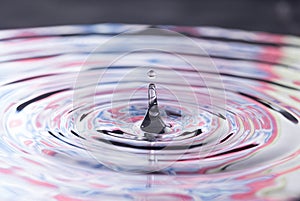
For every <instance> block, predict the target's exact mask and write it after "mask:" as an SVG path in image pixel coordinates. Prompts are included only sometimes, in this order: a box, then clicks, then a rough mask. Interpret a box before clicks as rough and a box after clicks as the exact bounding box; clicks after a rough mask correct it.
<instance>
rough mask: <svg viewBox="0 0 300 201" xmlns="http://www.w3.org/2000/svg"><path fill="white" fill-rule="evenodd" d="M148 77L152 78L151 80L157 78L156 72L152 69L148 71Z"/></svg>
mask: <svg viewBox="0 0 300 201" xmlns="http://www.w3.org/2000/svg"><path fill="white" fill-rule="evenodd" d="M147 75H148V78H150V79H155V78H156V72H155V71H154V70H152V69H151V70H149V71H148V73H147Z"/></svg>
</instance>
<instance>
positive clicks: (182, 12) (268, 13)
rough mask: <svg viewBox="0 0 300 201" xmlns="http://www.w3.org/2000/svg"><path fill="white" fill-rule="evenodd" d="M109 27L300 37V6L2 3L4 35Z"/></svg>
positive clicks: (248, 1) (265, 0) (275, 2)
mask: <svg viewBox="0 0 300 201" xmlns="http://www.w3.org/2000/svg"><path fill="white" fill-rule="evenodd" d="M106 22H109V23H137V24H156V25H158V24H160V25H188V26H218V27H224V28H235V29H244V30H253V31H266V32H273V33H284V34H294V35H300V26H299V25H300V1H297V0H226V1H221V0H205V1H201V0H188V1H186V0H148V1H141V0H126V1H124V0H106V1H104V0H26V1H20V0H19V1H16V0H10V1H9V0H2V1H1V7H0V29H11V28H23V27H37V26H49V25H64V24H92V23H106Z"/></svg>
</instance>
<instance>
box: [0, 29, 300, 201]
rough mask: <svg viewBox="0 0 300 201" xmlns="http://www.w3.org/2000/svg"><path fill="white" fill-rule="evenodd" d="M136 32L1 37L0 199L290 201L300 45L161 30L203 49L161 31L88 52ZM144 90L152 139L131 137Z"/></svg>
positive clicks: (295, 174)
mask: <svg viewBox="0 0 300 201" xmlns="http://www.w3.org/2000/svg"><path fill="white" fill-rule="evenodd" d="M145 28H147V26H143V25H110V24H107V25H93V26H62V27H52V28H48V27H47V28H37V29H26V30H11V31H1V32H0V40H1V41H0V47H1V48H0V54H1V56H0V62H1V66H0V68H1V74H0V103H1V108H0V111H1V112H0V114H1V122H2V123H1V124H0V131H1V141H0V162H1V163H0V164H1V166H0V178H1V180H0V181H1V184H0V197H1V200H45V197H47V200H58V201H67V200H68V201H70V200H72V201H73V200H74V201H75V200H76V201H83V200H151V201H152V200H172V201H173V200H178V201H179V200H185V201H187V200H287V199H295V198H297V197H300V193H299V187H298V180H299V179H300V160H299V153H300V149H299V141H300V135H299V118H300V106H299V105H300V92H299V91H300V73H299V71H300V67H299V63H300V59H299V58H300V48H299V47H300V39H299V38H297V37H292V36H281V35H271V34H265V33H250V32H244V31H232V30H224V29H219V28H189V27H172V26H168V27H159V28H163V29H168V30H173V31H176V32H180V33H182V34H184V35H186V36H189V37H190V38H191V39H192V40H193V43H194V44H197V45H199V46H200V47H201V50H202V49H203V50H204V51H203V52H202V51H198V49H195V48H194V47H191V46H188V45H186V44H183V43H182V41H181V40H178V38H176V37H169V36H167V35H164V36H149V35H143V36H139V37H137V36H133V38H134V39H132V38H126V37H125V39H124V38H123V40H121V42H120V41H119V42H118V43H116V44H114V45H113V46H110V48H108V49H99V48H98V47H99V45H100V46H101V44H104V43H106V42H107V41H109V40H110V39H111V38H112V37H113V36H115V35H117V34H119V33H122V32H124V31H127V30H143V29H145ZM153 41H155V42H156V46H155V47H159V48H162V49H164V48H167V49H168V50H170V51H171V52H172V53H173V54H168V53H166V52H164V51H155V49H154V50H153V46H152V45H153V44H152V43H153ZM145 45H146V46H147V45H149V46H150V47H152V49H151V51H140V50H139V51H135V52H130V54H127V55H126V56H123V57H122V58H121V59H119V60H118V61H116V62H114V63H112V64H111V65H110V66H109V68H107V65H106V64H107V62H108V61H110V60H111V59H112V58H115V56H116V55H120V54H122V53H128V51H129V50H132V49H130V48H129V47H134V48H136V49H139V48H140V47H144V46H145ZM97 48H98V49H97ZM206 53H207V54H208V55H209V56H210V58H209V59H208V55H207V54H206ZM174 55H175V56H174ZM178 55H179V56H178ZM183 57H184V58H185V59H186V60H183V59H182V58H183ZM187 61H188V62H187ZM189 63H192V64H196V65H197V66H198V67H196V68H195V67H191V65H188V64H189ZM83 66H84V68H83ZM214 68H215V69H214ZM100 75H101V76H102V77H101V76H100ZM93 79H94V80H93ZM93 81H95V82H96V85H93ZM149 83H155V85H156V87H157V89H156V92H157V96H158V109H159V111H157V110H156V109H157V108H156V109H155V111H156V112H157V113H158V114H159V115H160V116H159V120H161V121H162V122H164V123H163V124H166V125H164V126H166V128H164V129H168V130H167V131H164V132H161V133H160V134H155V133H151V132H149V131H148V130H146V129H141V127H140V126H141V125H142V122H143V120H144V118H145V114H146V113H147V109H148V86H149ZM150 86H152V85H150ZM150 88H151V87H150ZM150 88H149V90H150ZM149 97H150V98H151V96H150V95H149ZM155 97H156V96H155ZM150 102H151V100H150ZM152 102H153V101H152ZM148 113H151V111H150V109H149V111H148ZM152 115H153V114H152ZM146 116H147V115H146ZM154 116H155V115H154ZM160 118H161V119H160ZM150 130H153V129H152V128H151V129H150ZM112 169H113V170H112Z"/></svg>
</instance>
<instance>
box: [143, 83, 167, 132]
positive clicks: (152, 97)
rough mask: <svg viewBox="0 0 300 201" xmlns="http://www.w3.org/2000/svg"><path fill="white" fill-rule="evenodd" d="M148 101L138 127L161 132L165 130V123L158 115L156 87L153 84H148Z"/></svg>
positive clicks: (147, 130) (146, 130)
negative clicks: (145, 111) (146, 108)
mask: <svg viewBox="0 0 300 201" xmlns="http://www.w3.org/2000/svg"><path fill="white" fill-rule="evenodd" d="M148 101H149V106H148V110H147V113H146V115H145V117H144V120H143V122H142V124H141V127H140V128H141V130H142V131H145V132H148V133H155V134H162V133H164V132H165V127H166V124H165V123H164V122H163V120H162V119H161V117H160V113H159V109H158V105H157V95H156V88H155V85H154V84H149V88H148Z"/></svg>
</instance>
